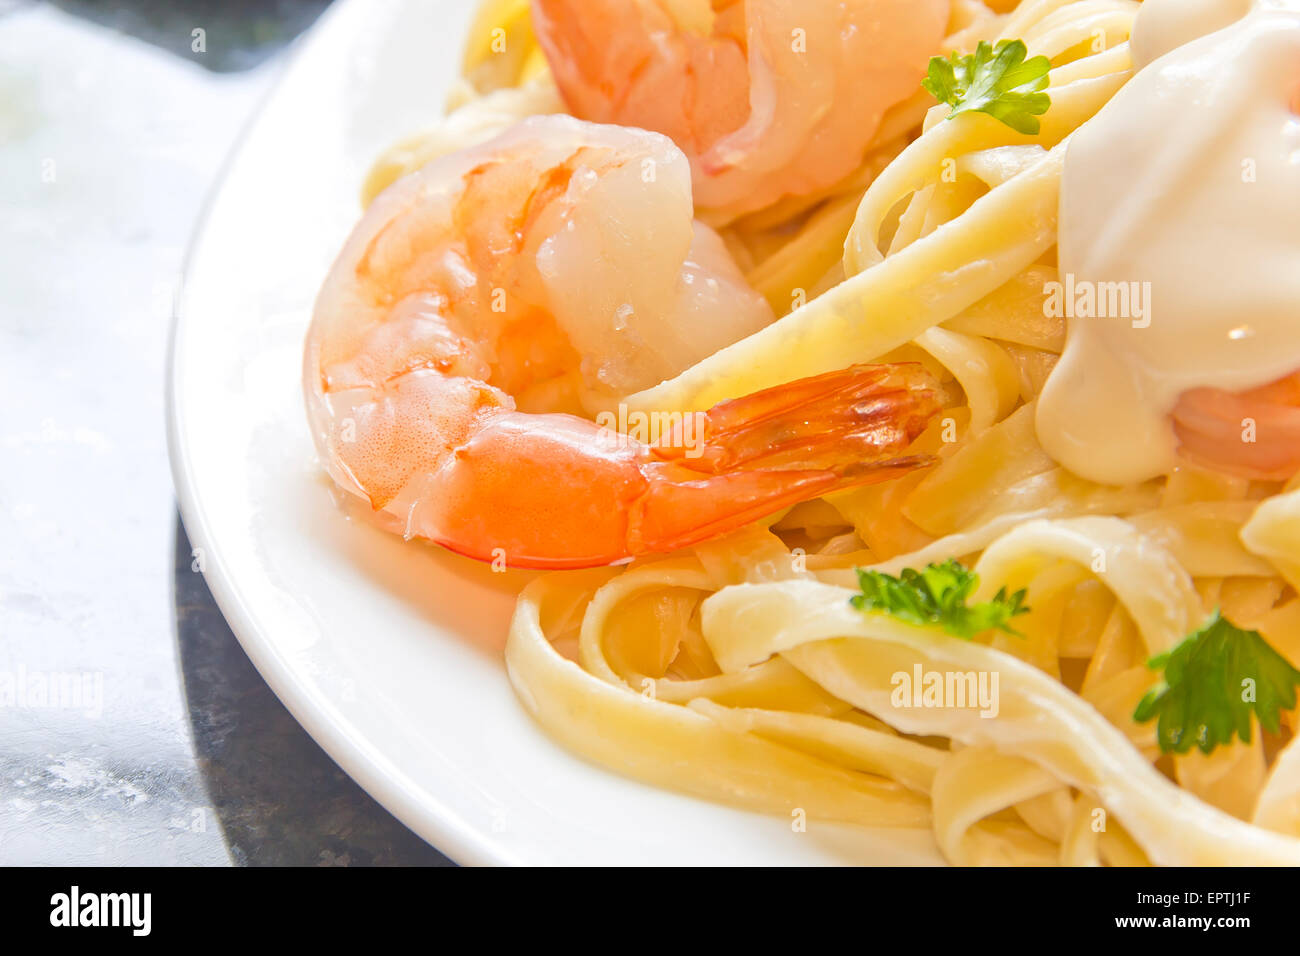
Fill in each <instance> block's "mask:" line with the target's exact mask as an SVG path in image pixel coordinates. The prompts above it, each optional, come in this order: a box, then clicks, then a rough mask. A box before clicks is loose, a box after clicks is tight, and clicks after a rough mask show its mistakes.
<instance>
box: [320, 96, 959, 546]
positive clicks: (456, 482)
mask: <svg viewBox="0 0 1300 956" xmlns="http://www.w3.org/2000/svg"><path fill="white" fill-rule="evenodd" d="M692 214H693V213H692V206H691V193H690V175H689V168H688V165H687V162H686V159H685V157H684V156H683V155H682V153H681V151H680V150H678V149H677V148H676V147H675V146H674V145H673V144H672V143H671V141H669V140H668V139H667V138H665V137H663V136H661V135H659V134H656V133H650V132H645V131H641V130H632V129H624V128H619V127H612V126H598V125H595V124H590V123H584V122H581V121H578V120H575V119H572V118H570V117H562V116H548V117H536V118H533V119H529V120H525V121H524V122H522V123H520V124H519V125H518V126H516V127H513V128H512V129H511V130H509V131H508V132H506V133H505V134H503V135H502V136H500V137H498V138H497V139H495V140H492V141H490V142H488V143H485V144H483V145H481V146H478V147H474V148H472V149H469V150H464V151H462V152H459V153H456V154H453V155H451V156H447V157H444V158H442V159H440V160H436V161H435V162H433V163H430V164H429V165H428V166H426V167H424V168H423V169H422V170H420V171H418V172H416V173H414V174H412V175H409V176H407V177H405V178H403V179H401V180H399V181H398V182H397V183H395V184H394V185H393V186H391V187H389V189H387V190H386V191H385V192H384V193H382V194H381V195H380V196H379V197H378V198H377V199H376V200H375V202H374V203H373V204H372V205H371V207H370V209H369V210H368V211H367V213H366V215H365V216H364V218H363V219H362V221H361V223H360V224H359V225H358V226H357V228H356V229H355V230H354V232H353V234H352V236H351V237H350V238H349V240H348V241H347V243H346V245H345V247H344V249H343V251H342V253H341V254H340V256H339V258H338V259H337V261H336V262H335V264H334V266H333V268H332V269H331V271H330V274H329V276H328V278H327V280H326V282H325V284H324V286H323V288H322V290H321V293H320V295H319V298H318V300H317V303H316V308H315V312H314V315H313V319H312V325H311V329H310V331H309V333H308V338H307V346H306V355H305V369H304V387H305V392H306V399H307V406H308V412H309V416H310V420H311V424H312V428H313V433H314V437H315V440H316V444H317V448H318V450H319V451H320V453H321V456H322V458H323V459H324V461H325V463H326V465H327V467H328V468H329V471H330V474H331V475H332V477H333V478H334V480H335V481H336V482H337V483H338V484H339V485H340V486H341V487H342V488H343V489H344V490H345V491H347V492H350V493H351V494H353V495H355V496H357V497H359V498H361V499H364V500H365V501H367V502H368V503H369V504H370V506H371V508H372V509H373V511H374V513H375V515H376V517H377V518H378V520H379V521H380V522H381V523H382V524H384V525H386V526H387V527H389V528H390V529H392V530H394V531H397V532H399V533H402V534H404V535H406V536H408V537H420V538H425V539H429V540H431V541H434V542H437V543H438V544H441V545H443V546H445V547H447V548H449V549H451V550H453V551H456V552H459V553H461V554H464V555H468V556H470V557H474V558H478V559H481V560H492V559H494V558H498V557H500V556H502V555H504V556H505V559H506V561H507V563H509V564H510V565H512V566H517V567H537V568H565V567H586V566H598V565H604V564H611V563H617V562H619V561H623V560H626V559H628V558H631V557H635V556H637V555H640V554H646V553H655V552H665V551H671V550H675V549H678V548H682V547H687V546H690V545H692V544H696V543H699V542H701V541H704V540H707V539H710V538H712V537H715V536H718V535H721V534H724V533H726V532H728V531H731V530H735V529H737V528H739V527H741V526H743V525H745V524H747V523H749V522H751V521H754V520H757V519H759V518H762V517H764V516H766V515H769V514H772V513H774V512H776V511H779V510H781V509H782V508H784V507H788V506H790V505H792V504H795V503H797V502H799V501H802V500H806V499H809V498H813V497H818V496H820V495H823V494H826V493H828V492H830V491H833V490H836V489H839V488H843V487H848V486H852V485H855V484H862V483H866V482H870V481H879V480H885V479H887V478H889V477H890V476H892V475H896V474H900V473H902V472H904V471H907V470H909V469H911V468H914V467H917V466H918V465H920V464H922V463H923V460H922V459H920V458H917V457H910V456H908V455H907V453H906V449H907V446H908V445H909V444H910V443H911V442H912V440H913V439H914V438H915V437H916V436H917V435H918V434H919V433H920V432H921V431H922V430H923V429H924V428H925V427H926V425H927V424H928V423H929V421H930V420H931V418H932V417H933V416H934V414H935V413H936V412H937V411H938V400H937V397H936V388H937V386H936V385H935V383H934V381H933V380H932V379H931V378H930V376H929V375H928V373H926V372H925V371H923V370H922V369H921V368H920V367H919V366H907V365H900V366H876V367H856V368H850V369H846V370H844V371H841V372H835V373H831V374H829V375H825V376H821V377H819V378H815V379H808V380H804V381H799V382H794V383H791V384H789V385H786V386H781V387H778V388H774V389H769V390H767V391H765V392H760V393H757V394H755V395H751V396H746V397H743V398H740V399H737V400H735V401H731V402H725V403H723V404H721V405H718V406H715V407H714V408H713V409H711V410H709V411H708V412H706V413H704V414H703V415H702V416H701V417H700V420H699V423H698V428H696V429H694V430H693V435H692V436H687V434H686V430H685V429H682V428H673V429H670V430H669V433H668V434H666V435H664V436H661V437H660V438H659V440H658V441H656V442H655V443H653V444H651V443H645V442H641V441H636V440H633V439H632V438H631V437H628V436H618V435H614V434H613V433H612V432H611V431H610V430H608V429H604V428H601V427H600V426H598V425H597V424H596V423H595V422H593V421H592V420H591V416H592V414H593V413H594V412H596V411H598V410H600V409H602V408H609V407H611V406H612V404H613V403H614V402H615V401H616V399H617V398H618V397H619V396H621V395H625V394H628V393H630V392H633V391H636V390H638V389H640V388H644V387H646V386H647V385H650V384H654V383H655V382H658V381H659V380H661V379H662V378H664V377H666V376H668V375H672V374H675V373H676V372H678V371H680V370H681V369H683V368H685V367H687V366H689V365H690V364H693V363H694V362H696V361H698V360H699V359H700V358H703V357H704V356H705V355H707V354H710V353H712V352H713V351H716V350H717V349H718V348H721V347H722V346H724V345H726V344H728V343H730V342H733V341H736V340H738V339H739V338H742V337H743V336H745V335H747V334H749V333H750V332H752V331H754V330H756V329H757V328H760V327H762V326H763V325H764V324H766V323H767V322H770V321H771V320H772V315H771V312H770V311H769V310H768V307H767V305H766V304H765V303H764V302H763V300H762V299H761V298H760V297H759V296H758V294H757V293H755V292H754V291H753V290H752V289H750V288H749V287H748V286H746V285H745V283H744V281H743V279H742V277H741V276H740V274H739V271H738V270H737V268H736V266H735V264H734V263H733V262H732V261H731V260H730V257H729V256H728V254H727V252H726V249H725V247H724V246H723V244H722V243H721V241H720V240H719V239H718V237H717V236H716V235H715V234H713V233H712V232H711V231H710V230H708V229H707V227H704V226H702V225H699V224H698V223H694V222H693V220H692ZM687 437H692V438H693V440H694V444H691V443H688V442H686V441H685V438H687Z"/></svg>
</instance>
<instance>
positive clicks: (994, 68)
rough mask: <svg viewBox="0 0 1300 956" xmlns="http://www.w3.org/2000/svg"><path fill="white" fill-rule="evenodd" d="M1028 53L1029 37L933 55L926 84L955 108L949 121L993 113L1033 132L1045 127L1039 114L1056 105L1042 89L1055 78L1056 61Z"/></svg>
mask: <svg viewBox="0 0 1300 956" xmlns="http://www.w3.org/2000/svg"><path fill="white" fill-rule="evenodd" d="M1028 55H1029V48H1028V47H1027V46H1025V41H1024V40H1003V41H1002V42H1000V43H999V44H998V45H997V48H996V49H994V48H993V47H992V46H990V45H989V44H988V42H987V41H985V40H981V41H980V43H979V46H977V47H976V48H975V52H974V53H971V54H967V55H965V56H962V55H960V54H957V53H954V54H952V55H951V56H950V57H948V58H947V59H944V58H943V57H941V56H936V57H934V58H932V59H931V60H930V75H929V76H927V77H926V78H925V79H924V80H922V81H921V85H922V86H924V87H925V88H926V89H927V90H929V91H930V93H932V94H933V95H934V97H935V99H937V100H938V101H939V102H940V103H947V104H948V105H949V106H951V107H952V113H950V114H949V116H948V119H952V118H953V117H954V116H957V115H958V114H960V113H987V114H989V115H990V116H992V117H994V118H995V119H998V120H1001V121H1002V122H1003V123H1005V124H1006V125H1008V126H1010V127H1011V128H1012V129H1014V130H1015V131H1016V132H1017V133H1024V134H1026V135H1029V136H1032V135H1034V134H1036V133H1037V132H1038V131H1039V129H1040V128H1041V124H1040V123H1039V122H1038V120H1037V119H1036V117H1038V116H1041V115H1042V114H1044V113H1046V112H1047V109H1048V107H1049V106H1051V105H1052V100H1051V97H1049V96H1048V95H1047V94H1046V93H1044V92H1042V91H1043V90H1045V89H1047V85H1048V83H1049V82H1050V77H1049V76H1048V71H1050V70H1051V68H1052V61H1051V60H1049V59H1048V58H1047V57H1045V56H1036V57H1034V58H1033V59H1032V60H1026V59H1025V57H1026V56H1028Z"/></svg>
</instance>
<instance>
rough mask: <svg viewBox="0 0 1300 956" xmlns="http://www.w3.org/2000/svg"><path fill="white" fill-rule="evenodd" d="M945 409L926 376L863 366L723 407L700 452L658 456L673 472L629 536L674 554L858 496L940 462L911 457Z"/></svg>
mask: <svg viewBox="0 0 1300 956" xmlns="http://www.w3.org/2000/svg"><path fill="white" fill-rule="evenodd" d="M939 409H940V402H939V393H938V388H937V384H936V383H935V382H934V380H933V378H931V376H930V375H929V373H928V372H926V371H925V369H924V368H922V367H921V366H920V365H911V364H899V365H874V366H873V365H855V366H852V367H850V368H847V369H844V370H842V371H837V372H831V373H828V374H825V375H819V376H816V377H814V378H808V379H803V380H801V381H798V382H794V383H792V384H789V385H782V386H778V387H776V388H771V389H766V390H764V391H761V392H756V393H754V394H752V395H747V396H745V397H744V398H739V399H735V400H732V401H727V402H722V403H720V404H718V405H716V406H714V407H713V408H711V409H710V410H709V411H708V412H705V413H703V418H704V422H703V425H702V427H701V429H700V432H701V435H700V438H699V440H697V442H696V443H695V444H689V443H688V442H686V441H683V440H682V432H684V430H685V421H684V422H683V425H682V426H681V427H680V428H679V431H678V433H677V434H676V435H674V436H673V439H672V440H671V441H669V442H667V443H665V444H663V445H661V446H657V447H655V448H654V454H655V456H656V457H657V458H658V459H659V460H660V462H661V464H651V465H649V466H643V468H642V471H643V472H646V473H648V474H649V475H650V477H651V480H650V484H649V487H648V488H647V490H646V493H645V494H644V495H643V496H642V498H641V499H640V501H639V502H638V508H637V510H636V512H635V513H634V515H633V516H632V518H633V520H632V521H631V522H630V526H629V541H630V544H631V545H632V549H633V550H634V551H656V552H657V551H673V550H676V549H678V548H684V547H689V546H691V545H693V544H698V543H700V542H701V541H705V540H708V539H710V538H713V537H716V536H717V535H719V534H722V533H725V532H727V531H730V530H735V529H737V528H740V527H742V526H743V525H745V524H747V523H749V522H751V521H756V520H758V519H760V518H762V517H765V516H767V515H770V514H773V513H774V512H776V511H780V510H781V509H783V508H787V507H790V506H791V505H795V504H798V503H799V502H801V501H807V500H809V499H811V498H817V497H821V496H822V495H826V494H829V493H831V492H833V491H840V490H843V489H845V488H852V487H856V486H858V485H866V484H874V483H877V482H882V481H888V480H890V479H892V478H895V477H898V476H899V475H902V474H905V473H906V472H908V471H911V470H913V469H916V468H921V467H925V466H927V465H929V464H932V463H933V458H931V457H930V456H926V455H907V454H906V453H905V452H906V449H907V448H908V446H909V445H911V444H912V442H914V441H915V440H916V438H917V436H919V435H920V434H921V432H923V431H924V430H925V428H926V427H927V426H928V425H929V423H930V421H931V420H932V419H933V418H934V416H935V415H936V414H937V413H938V411H939Z"/></svg>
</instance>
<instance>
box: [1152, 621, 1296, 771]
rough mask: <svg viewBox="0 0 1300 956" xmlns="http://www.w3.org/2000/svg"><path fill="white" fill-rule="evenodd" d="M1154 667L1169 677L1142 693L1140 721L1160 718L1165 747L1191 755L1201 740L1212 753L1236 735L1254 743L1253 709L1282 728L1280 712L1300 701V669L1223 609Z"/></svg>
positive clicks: (1270, 726)
mask: <svg viewBox="0 0 1300 956" xmlns="http://www.w3.org/2000/svg"><path fill="white" fill-rule="evenodd" d="M1147 666H1148V667H1150V668H1151V669H1152V670H1164V679H1163V680H1162V681H1161V682H1160V683H1159V684H1157V685H1156V686H1155V687H1153V688H1151V690H1150V691H1148V692H1147V694H1146V696H1145V697H1143V698H1142V700H1141V702H1140V703H1139V704H1138V706H1137V710H1135V711H1134V712H1133V719H1134V720H1136V721H1138V722H1139V723H1145V722H1147V721H1150V720H1153V719H1157V718H1158V722H1157V724H1156V739H1157V740H1158V741H1159V743H1160V749H1161V751H1162V752H1164V753H1171V752H1172V753H1179V754H1185V753H1187V752H1188V751H1190V750H1191V749H1192V746H1193V745H1195V746H1197V747H1199V748H1200V749H1201V752H1202V753H1207V754H1208V753H1210V751H1212V750H1214V748H1215V747H1217V746H1218V745H1219V744H1227V743H1230V742H1231V741H1232V737H1233V734H1236V735H1237V736H1238V737H1240V738H1241V740H1242V741H1243V742H1244V743H1250V724H1251V714H1252V713H1253V714H1254V715H1255V717H1256V718H1257V719H1258V720H1259V724H1260V726H1261V727H1263V728H1264V729H1265V730H1267V731H1269V732H1270V733H1277V731H1278V726H1279V724H1278V714H1279V712H1280V711H1283V710H1291V709H1292V708H1293V707H1295V704H1296V686H1297V685H1300V670H1296V669H1295V668H1294V667H1292V666H1291V664H1290V662H1289V661H1288V660H1287V659H1286V658H1285V657H1283V656H1282V655H1281V654H1279V653H1278V652H1277V651H1275V650H1273V648H1272V647H1270V646H1269V644H1268V642H1267V641H1265V640H1264V638H1263V637H1262V636H1261V635H1260V633H1259V632H1258V631H1243V630H1242V629H1241V628H1239V627H1236V626H1234V625H1233V624H1232V623H1231V622H1230V621H1228V620H1227V619H1226V618H1225V617H1224V616H1223V615H1222V614H1221V613H1219V612H1218V611H1215V612H1214V615H1213V616H1212V617H1211V618H1210V620H1209V621H1208V622H1206V624H1205V626H1204V627H1202V628H1201V629H1200V630H1199V631H1194V632H1193V633H1191V634H1190V635H1188V636H1187V638H1186V639H1185V640H1184V641H1183V642H1182V643H1181V644H1179V645H1178V646H1177V647H1175V648H1174V649H1173V650H1171V651H1169V652H1167V653H1165V654H1161V655H1160V656H1158V657H1153V658H1152V659H1151V660H1150V661H1148V662H1147Z"/></svg>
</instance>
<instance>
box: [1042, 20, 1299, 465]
mask: <svg viewBox="0 0 1300 956" xmlns="http://www.w3.org/2000/svg"><path fill="white" fill-rule="evenodd" d="M1132 45H1133V50H1134V56H1135V62H1136V65H1137V66H1138V67H1139V70H1140V72H1138V74H1137V75H1136V76H1135V77H1134V78H1133V79H1132V80H1131V81H1130V82H1129V83H1128V85H1127V86H1125V87H1124V89H1122V90H1121V91H1120V92H1119V94H1117V95H1116V97H1115V98H1114V100H1112V101H1111V102H1110V103H1109V104H1107V106H1106V107H1105V108H1104V109H1103V110H1102V111H1101V112H1100V113H1099V114H1098V115H1097V117H1096V118H1094V119H1093V120H1092V121H1091V122H1089V123H1088V124H1086V125H1085V126H1084V127H1082V128H1081V129H1080V130H1079V131H1078V132H1077V133H1076V134H1075V137H1074V139H1073V141H1072V142H1071V145H1070V147H1069V152H1068V155H1067V158H1066V165H1065V172H1064V176H1063V180H1062V185H1061V207H1060V266H1061V273H1062V281H1063V284H1064V285H1065V287H1066V289H1067V290H1069V291H1070V292H1072V293H1073V294H1074V297H1075V298H1074V301H1073V302H1072V303H1068V304H1067V305H1068V307H1069V309H1070V311H1068V312H1067V314H1069V315H1070V316H1071V318H1070V320H1069V325H1070V328H1069V337H1068V341H1067V345H1066V349H1065V353H1064V355H1063V356H1062V359H1061V361H1060V363H1059V365H1058V366H1057V368H1056V369H1055V371H1054V372H1053V373H1052V375H1051V377H1050V379H1049V381H1048V383H1047V386H1046V388H1045V390H1044V392H1043V395H1042V398H1041V400H1040V402H1039V408H1038V417H1037V426H1038V436H1039V440H1040V441H1041V442H1042V444H1043V447H1044V448H1045V449H1046V450H1047V452H1048V453H1049V454H1050V455H1052V456H1053V457H1054V458H1056V459H1057V460H1058V461H1059V462H1061V463H1062V464H1063V465H1065V466H1066V467H1067V468H1069V469H1070V470H1071V471H1073V472H1075V473H1077V474H1079V475H1082V476H1084V477H1086V478H1090V479H1092V480H1094V481H1099V482H1104V483H1110V484H1128V483H1132V482H1138V481H1142V480H1145V479H1147V478H1151V477H1154V476H1157V475H1160V474H1163V473H1167V472H1168V471H1169V470H1170V469H1171V468H1172V467H1173V465H1174V464H1175V460H1176V457H1175V456H1176V450H1177V443H1176V440H1175V438H1174V435H1173V431H1172V427H1171V424H1170V419H1169V414H1170V412H1171V411H1172V410H1173V407H1174V405H1175V404H1177V401H1178V397H1179V396H1180V395H1181V394H1182V393H1183V392H1184V391H1186V390H1188V389H1192V388H1196V387H1202V386H1207V387H1215V388H1221V389H1227V390H1230V391H1237V390H1242V389H1247V388H1253V387H1257V386H1260V385H1264V384H1267V383H1268V382H1271V381H1274V380H1276V379H1278V378H1281V377H1282V376H1284V375H1287V374H1289V373H1291V372H1293V371H1295V370H1296V369H1300V115H1297V114H1296V111H1295V109H1296V104H1297V102H1300V0H1254V2H1253V3H1252V2H1250V0H1147V2H1146V3H1145V4H1143V7H1142V11H1141V13H1140V14H1139V16H1138V20H1137V24H1136V26H1135V29H1134V35H1133V40H1132ZM1120 283H1123V284H1125V285H1124V286H1123V287H1121V286H1120V285H1119V284H1120ZM1125 295H1127V297H1128V298H1129V308H1128V309H1127V310H1125V309H1124V308H1123V302H1124V299H1125ZM1089 296H1090V297H1091V298H1092V307H1091V308H1089V304H1088V301H1087V299H1088V297H1089ZM1075 306H1077V308H1075ZM1116 306H1119V307H1118V308H1116ZM1116 311H1119V312H1122V313H1125V314H1119V315H1115V314H1112V313H1114V312H1116ZM1089 313H1091V314H1089ZM1098 313H1100V314H1098Z"/></svg>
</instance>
